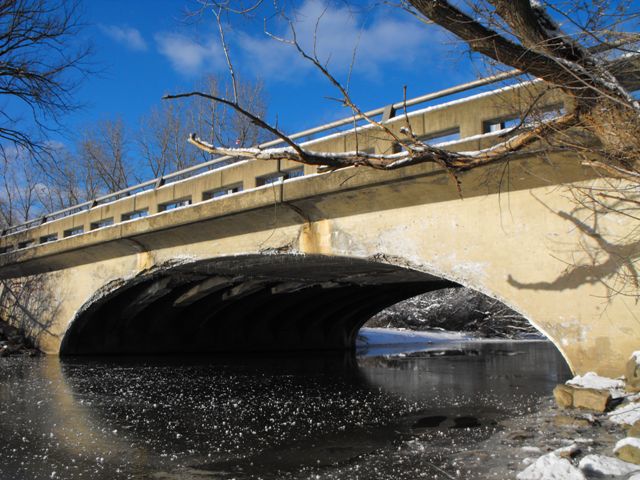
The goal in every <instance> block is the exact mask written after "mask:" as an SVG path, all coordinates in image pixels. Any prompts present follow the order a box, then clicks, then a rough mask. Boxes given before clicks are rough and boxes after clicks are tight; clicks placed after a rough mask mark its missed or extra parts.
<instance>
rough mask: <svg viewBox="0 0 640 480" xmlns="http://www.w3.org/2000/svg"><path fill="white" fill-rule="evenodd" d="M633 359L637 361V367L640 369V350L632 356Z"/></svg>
mask: <svg viewBox="0 0 640 480" xmlns="http://www.w3.org/2000/svg"><path fill="white" fill-rule="evenodd" d="M631 359H633V360H635V362H636V365H638V366H639V367H640V350H637V351H635V352H633V353H632V354H631Z"/></svg>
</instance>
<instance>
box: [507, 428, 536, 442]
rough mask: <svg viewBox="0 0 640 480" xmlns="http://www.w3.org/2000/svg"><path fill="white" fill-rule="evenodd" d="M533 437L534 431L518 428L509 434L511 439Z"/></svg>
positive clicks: (508, 436) (518, 439) (519, 439)
mask: <svg viewBox="0 0 640 480" xmlns="http://www.w3.org/2000/svg"><path fill="white" fill-rule="evenodd" d="M533 437H534V435H533V433H531V432H527V431H525V430H516V431H514V432H511V433H509V434H508V435H507V438H508V439H509V440H514V441H522V440H529V439H530V438H533Z"/></svg>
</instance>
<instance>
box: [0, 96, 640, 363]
mask: <svg viewBox="0 0 640 480" xmlns="http://www.w3.org/2000/svg"><path fill="white" fill-rule="evenodd" d="M537 90H538V86H537V84H527V85H525V86H519V87H513V88H507V89H502V90H496V91H493V92H487V93H481V94H478V95H475V96H471V97H467V98H465V99H462V100H455V101H452V102H449V103H445V104H442V105H437V106H433V107H427V108H424V109H422V110H416V111H413V112H411V113H410V114H409V119H410V122H411V124H412V128H413V130H414V131H415V132H416V133H417V134H419V135H420V136H421V137H422V138H423V139H425V140H427V141H429V142H432V143H440V142H443V141H445V140H446V143H445V145H447V148H451V149H452V150H475V149H478V148H483V147H486V146H489V145H491V144H494V143H495V142H496V141H498V140H499V139H500V136H501V135H502V134H504V133H505V131H506V130H505V129H506V128H508V126H509V124H510V122H512V121H513V119H514V118H515V114H516V110H515V106H517V105H522V104H526V103H527V101H528V100H530V99H531V96H532V95H536V94H537V93H536V91H537ZM542 105H546V106H545V107H542V111H544V113H545V115H553V114H554V112H556V113H557V112H560V111H562V109H563V108H564V107H563V99H562V98H561V97H559V96H558V95H557V94H556V93H551V94H547V95H546V96H545V97H544V101H543V102H542ZM387 110H388V111H389V110H390V109H387ZM404 121H405V120H404V118H391V119H389V120H388V126H389V128H391V129H395V130H396V131H398V132H399V130H400V128H401V127H402V126H403V124H404ZM356 135H357V136H358V141H357V144H358V145H359V148H360V149H367V150H369V151H371V150H373V151H376V152H386V151H392V150H393V149H394V148H396V147H395V146H394V145H393V144H392V143H391V142H389V141H387V140H382V139H380V138H378V135H377V132H376V130H375V129H374V128H372V127H362V128H360V129H359V130H357V132H356V133H354V131H351V130H349V131H345V132H340V133H335V134H332V135H330V136H327V137H323V138H319V139H316V140H311V141H309V142H308V143H307V144H306V145H307V146H308V147H309V148H312V149H316V150H321V151H344V150H352V149H354V146H355V145H356V140H355V137H356ZM215 162H218V163H220V161H212V162H209V163H208V164H206V165H204V166H202V165H201V166H199V167H196V168H193V169H189V170H188V171H183V172H179V173H177V174H173V175H171V176H170V178H164V179H158V180H154V181H151V182H147V183H145V184H142V185H140V186H136V187H133V188H131V189H128V190H127V191H124V192H119V193H116V194H113V195H111V196H109V197H104V198H102V199H98V201H96V202H91V203H88V204H84V205H80V206H77V207H74V208H72V209H67V210H65V211H62V212H57V213H55V214H52V215H49V216H47V217H46V218H44V219H40V220H39V221H36V222H31V223H28V224H25V225H22V226H19V227H14V228H12V229H10V230H8V231H6V232H5V234H4V235H3V236H2V237H1V238H0V248H2V250H1V251H2V252H3V254H2V255H0V277H2V278H5V279H24V278H26V277H27V276H29V275H33V274H43V275H41V276H40V277H39V280H38V286H37V288H36V289H35V290H36V292H35V293H34V294H33V295H31V296H30V297H29V298H28V300H24V301H23V300H20V305H19V309H18V310H17V311H19V312H20V314H21V315H25V316H30V317H31V318H32V319H34V320H37V322H38V323H39V325H40V326H41V328H39V330H38V331H36V332H34V336H35V337H37V340H38V342H39V344H40V345H41V346H42V348H44V349H45V350H47V351H49V352H52V353H58V352H61V353H67V354H77V353H86V354H88V353H134V352H136V353H141V352H146V353H151V352H153V353H160V352H209V351H230V350H272V349H287V350H290V349H303V350H304V349H331V348H344V347H350V346H352V345H353V341H354V338H355V333H356V332H357V330H358V328H359V327H360V325H362V324H363V323H364V322H365V321H366V320H367V318H369V316H371V315H372V314H374V313H376V312H377V311H379V310H380V309H382V308H383V307H385V306H387V305H390V304H392V303H395V302H397V301H399V300H401V299H403V298H407V297H410V296H413V295H415V294H418V293H420V292H425V291H429V290H434V289H438V288H443V287H445V286H451V285H463V286H467V287H470V288H474V289H477V290H480V291H482V292H483V293H486V294H488V295H490V296H492V297H494V298H498V299H500V300H502V301H504V302H505V303H507V304H508V305H509V306H511V307H513V308H514V309H515V310H517V311H518V312H520V313H522V314H523V315H525V316H526V317H527V318H528V319H529V320H530V321H531V322H532V323H533V324H534V325H535V326H536V327H538V328H539V329H540V330H541V331H543V332H544V333H545V334H546V335H547V336H548V337H549V338H550V339H552V340H553V341H554V343H555V344H556V345H557V346H558V348H559V349H560V350H561V351H562V352H563V354H564V355H565V358H566V359H567V360H568V362H569V364H570V365H571V367H572V368H573V369H574V371H576V372H581V373H582V372H585V371H588V370H596V371H598V372H600V373H602V374H616V373H619V371H620V369H621V367H622V365H623V363H624V361H625V360H626V357H627V356H628V355H629V354H630V352H631V351H633V350H634V349H637V345H638V343H639V341H640V328H638V325H637V318H636V315H634V313H633V311H634V308H635V307H634V303H633V300H632V299H629V298H626V297H625V296H623V295H611V291H610V288H609V286H608V285H610V284H611V283H612V282H614V281H615V278H616V275H618V273H619V271H618V270H619V269H620V268H621V267H620V264H619V262H618V261H617V258H615V256H616V255H619V254H620V252H623V251H625V249H626V250H627V251H629V252H631V253H630V254H631V255H633V254H634V253H633V252H634V251H635V252H636V253H637V251H638V249H637V248H635V247H634V245H629V244H628V243H625V242H628V240H624V239H625V238H626V236H627V234H628V233H629V230H630V229H631V227H630V225H629V223H628V222H620V221H618V220H619V219H617V218H614V217H613V216H609V217H600V218H599V222H598V228H599V230H598V234H599V235H600V236H599V237H598V240H599V241H600V246H599V247H598V248H600V251H599V253H598V254H597V255H594V254H593V251H594V247H593V246H592V245H591V243H592V237H593V236H592V235H591V236H590V232H589V230H588V229H587V228H586V227H585V224H584V223H583V222H586V221H588V219H589V218H590V215H591V214H592V212H590V211H586V210H585V209H584V208H583V207H582V206H581V205H579V204H576V203H575V201H574V199H573V198H572V196H571V195H568V194H567V192H568V190H569V189H568V187H567V185H569V184H571V185H580V186H583V187H586V188H589V187H592V186H597V185H599V184H603V182H605V180H603V179H601V178H599V177H597V175H596V174H595V172H593V171H592V170H591V169H589V168H587V167H582V166H581V165H580V163H579V161H577V160H576V159H575V158H571V157H570V155H569V154H568V153H554V154H549V155H545V156H542V155H536V154H534V153H529V154H520V155H518V156H517V158H514V159H512V160H511V161H510V163H509V172H508V178H509V192H508V194H506V193H505V192H504V191H503V192H502V196H500V193H501V190H504V185H503V180H504V178H503V177H504V175H505V166H504V165H503V164H496V165H489V166H485V167H482V168H478V169H474V170H472V171H469V172H466V173H464V174H463V175H461V180H462V188H463V192H464V199H463V200H462V199H460V198H458V194H457V191H456V188H455V186H454V185H453V184H452V181H451V179H450V178H449V175H448V174H447V173H446V172H444V171H442V170H440V169H439V168H436V167H434V166H433V165H430V164H424V165H417V166H413V167H409V168H405V169H401V170H397V171H391V172H381V171H374V170H369V169H365V168H358V169H354V168H348V169H342V170H338V171H334V172H331V173H324V174H318V173H317V171H316V170H315V167H310V166H303V167H301V166H300V165H297V164H294V163H289V162H286V161H281V162H275V161H274V162H257V161H251V162H249V161H242V162H237V163H232V164H228V165H225V166H223V167H220V168H216V169H213V170H211V167H212V164H213V163H215ZM198 169H199V170H198ZM194 173H197V175H195V176H193V174H194ZM189 175H192V176H189ZM603 239H604V240H606V243H604V245H605V246H608V247H607V248H604V250H603V249H602V248H603V247H602V245H603V243H602V241H601V240H603ZM596 246H597V245H596ZM609 247H610V248H609ZM11 284H12V283H11V282H7V284H6V285H5V287H4V288H12V287H11ZM21 298H24V297H21ZM594 352H597V354H594Z"/></svg>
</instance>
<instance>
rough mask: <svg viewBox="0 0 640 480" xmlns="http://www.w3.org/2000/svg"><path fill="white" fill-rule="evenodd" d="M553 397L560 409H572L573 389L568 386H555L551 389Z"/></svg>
mask: <svg viewBox="0 0 640 480" xmlns="http://www.w3.org/2000/svg"><path fill="white" fill-rule="evenodd" d="M553 396H554V398H555V399H556V403H557V404H558V406H559V407H560V408H571V407H573V388H572V387H569V386H568V385H564V384H560V385H556V388H554V389H553Z"/></svg>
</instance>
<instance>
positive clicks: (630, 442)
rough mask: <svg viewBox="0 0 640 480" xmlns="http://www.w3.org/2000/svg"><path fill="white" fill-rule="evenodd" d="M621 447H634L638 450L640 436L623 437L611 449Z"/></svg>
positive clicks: (615, 449)
mask: <svg viewBox="0 0 640 480" xmlns="http://www.w3.org/2000/svg"><path fill="white" fill-rule="evenodd" d="M622 447H634V448H637V449H638V450H640V438H637V437H627V438H623V439H622V440H620V441H619V442H618V443H616V446H615V448H614V449H613V451H614V452H617V451H618V450H620V449H621V448H622ZM638 468H640V465H639V466H638Z"/></svg>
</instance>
